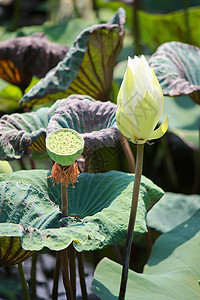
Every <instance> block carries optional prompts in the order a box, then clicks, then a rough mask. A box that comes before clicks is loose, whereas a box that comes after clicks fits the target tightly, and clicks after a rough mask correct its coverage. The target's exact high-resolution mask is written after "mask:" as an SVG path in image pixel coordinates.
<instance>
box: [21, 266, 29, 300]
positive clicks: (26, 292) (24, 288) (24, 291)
mask: <svg viewBox="0 0 200 300" xmlns="http://www.w3.org/2000/svg"><path fill="white" fill-rule="evenodd" d="M18 272H19V277H20V281H21V285H22V290H23V294H24V300H30V297H29V293H28V286H27V282H26V279H25V276H24V270H23V266H22V263H19V264H18Z"/></svg>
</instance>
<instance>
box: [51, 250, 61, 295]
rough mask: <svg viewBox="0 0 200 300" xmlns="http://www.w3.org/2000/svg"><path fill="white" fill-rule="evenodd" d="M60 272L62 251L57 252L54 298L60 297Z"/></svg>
mask: <svg viewBox="0 0 200 300" xmlns="http://www.w3.org/2000/svg"><path fill="white" fill-rule="evenodd" d="M59 274H60V252H59V251H58V252H57V253H56V266H55V269H54V274H53V289H52V300H57V299H58V280H59Z"/></svg>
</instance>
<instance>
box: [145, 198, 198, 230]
mask: <svg viewBox="0 0 200 300" xmlns="http://www.w3.org/2000/svg"><path fill="white" fill-rule="evenodd" d="M199 209H200V195H195V194H194V195H184V194H179V193H178V194H176V193H169V192H168V193H165V194H164V196H163V197H162V199H161V200H160V201H159V202H158V203H156V205H155V206H154V207H153V208H152V209H151V210H150V212H149V213H148V215H147V223H148V226H149V227H151V228H154V229H155V230H157V231H159V232H161V233H165V232H167V231H169V230H172V229H173V228H175V227H176V226H178V225H179V224H181V223H183V222H184V221H186V220H187V219H189V218H190V217H192V215H193V214H194V213H195V212H197V211H198V210H199Z"/></svg>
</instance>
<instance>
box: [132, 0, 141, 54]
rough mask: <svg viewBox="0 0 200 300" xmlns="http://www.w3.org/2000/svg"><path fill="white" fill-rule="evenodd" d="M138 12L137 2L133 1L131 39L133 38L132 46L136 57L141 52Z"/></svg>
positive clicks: (137, 0)
mask: <svg viewBox="0 0 200 300" xmlns="http://www.w3.org/2000/svg"><path fill="white" fill-rule="evenodd" d="M138 10H139V0H135V1H134V2H133V37H134V46H135V54H136V55H139V54H141V52H142V49H141V45H140V26H139V18H138Z"/></svg>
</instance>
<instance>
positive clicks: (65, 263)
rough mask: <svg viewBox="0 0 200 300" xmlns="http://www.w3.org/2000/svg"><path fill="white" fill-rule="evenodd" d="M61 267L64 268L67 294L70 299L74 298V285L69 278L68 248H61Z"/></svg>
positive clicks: (63, 274)
mask: <svg viewBox="0 0 200 300" xmlns="http://www.w3.org/2000/svg"><path fill="white" fill-rule="evenodd" d="M61 268H62V277H63V284H64V287H65V291H66V296H67V299H68V300H74V297H73V293H72V286H71V282H70V279H69V271H68V269H69V265H68V248H65V249H64V250H61Z"/></svg>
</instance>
